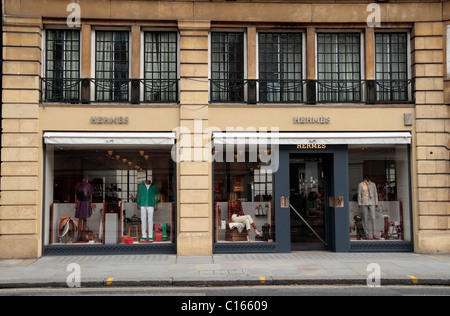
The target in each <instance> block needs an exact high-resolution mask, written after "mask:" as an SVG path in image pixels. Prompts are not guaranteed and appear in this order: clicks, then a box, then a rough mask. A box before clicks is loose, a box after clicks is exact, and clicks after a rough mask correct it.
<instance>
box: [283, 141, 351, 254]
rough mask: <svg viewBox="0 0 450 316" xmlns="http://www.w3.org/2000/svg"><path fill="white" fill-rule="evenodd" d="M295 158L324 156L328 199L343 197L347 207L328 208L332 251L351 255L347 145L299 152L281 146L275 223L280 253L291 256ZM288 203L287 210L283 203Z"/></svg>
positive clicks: (329, 246) (300, 150) (329, 236)
mask: <svg viewBox="0 0 450 316" xmlns="http://www.w3.org/2000/svg"><path fill="white" fill-rule="evenodd" d="M291 154H301V155H304V156H308V155H311V156H316V157H317V156H321V155H323V157H324V158H326V159H325V160H326V161H327V162H328V172H327V177H328V178H329V180H328V195H329V196H330V197H332V196H334V197H343V198H344V206H343V207H334V206H333V205H328V201H326V202H327V203H326V204H327V205H328V212H327V216H326V221H327V222H328V223H327V224H326V227H327V240H326V242H327V244H328V249H329V250H331V251H334V252H348V251H350V232H349V223H350V218H349V217H350V216H349V214H350V213H349V194H348V148H347V146H346V145H339V146H327V148H325V149H297V146H280V153H279V167H278V171H277V172H276V174H275V180H274V181H275V190H274V204H275V222H276V227H275V230H276V234H275V236H276V240H277V242H276V244H277V251H278V252H291V250H292V249H291V231H290V227H291V223H290V212H291V211H290V208H289V204H288V202H287V201H288V199H287V197H289V195H290V182H289V168H290V163H289V158H290V155H291ZM283 202H284V207H283V206H282V203H283Z"/></svg>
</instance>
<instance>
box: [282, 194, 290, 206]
mask: <svg viewBox="0 0 450 316" xmlns="http://www.w3.org/2000/svg"><path fill="white" fill-rule="evenodd" d="M289 200H290V197H289V195H288V196H282V197H281V198H280V207H281V208H289V205H290V201H289Z"/></svg>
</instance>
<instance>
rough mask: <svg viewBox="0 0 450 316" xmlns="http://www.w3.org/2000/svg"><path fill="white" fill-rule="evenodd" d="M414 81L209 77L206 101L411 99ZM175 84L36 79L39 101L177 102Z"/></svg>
mask: <svg viewBox="0 0 450 316" xmlns="http://www.w3.org/2000/svg"><path fill="white" fill-rule="evenodd" d="M413 83H414V80H411V79H409V80H340V81H338V80H278V81H276V80H253V79H245V80H242V79H241V80H223V79H221V80H210V102H211V103H249V104H256V103H298V104H304V103H306V104H317V103H367V104H377V103H411V102H413V98H412V96H413V92H414V87H413ZM178 93H179V82H178V79H174V80H149V79H129V78H127V79H93V78H86V79H69V78H66V79H62V78H42V80H41V102H43V103H49V102H58V103H91V102H105V103H133V104H137V103H178V100H179V98H178Z"/></svg>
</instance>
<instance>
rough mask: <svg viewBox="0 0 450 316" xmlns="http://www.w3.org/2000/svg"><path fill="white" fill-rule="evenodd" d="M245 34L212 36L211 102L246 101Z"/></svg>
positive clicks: (224, 33)
mask: <svg viewBox="0 0 450 316" xmlns="http://www.w3.org/2000/svg"><path fill="white" fill-rule="evenodd" d="M244 66H245V63H244V33H241V32H235V33H226V32H213V33H212V34H211V91H210V93H211V101H213V102H241V101H244V98H245V95H244V85H245V81H244V76H245V75H244Z"/></svg>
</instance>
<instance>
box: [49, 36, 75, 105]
mask: <svg viewBox="0 0 450 316" xmlns="http://www.w3.org/2000/svg"><path fill="white" fill-rule="evenodd" d="M45 65H46V69H45V80H43V82H42V84H43V86H42V88H43V94H44V95H43V99H45V100H46V101H47V102H73V101H74V102H77V101H78V99H79V92H80V85H79V83H80V32H79V31H78V30H47V31H46V51H45Z"/></svg>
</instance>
